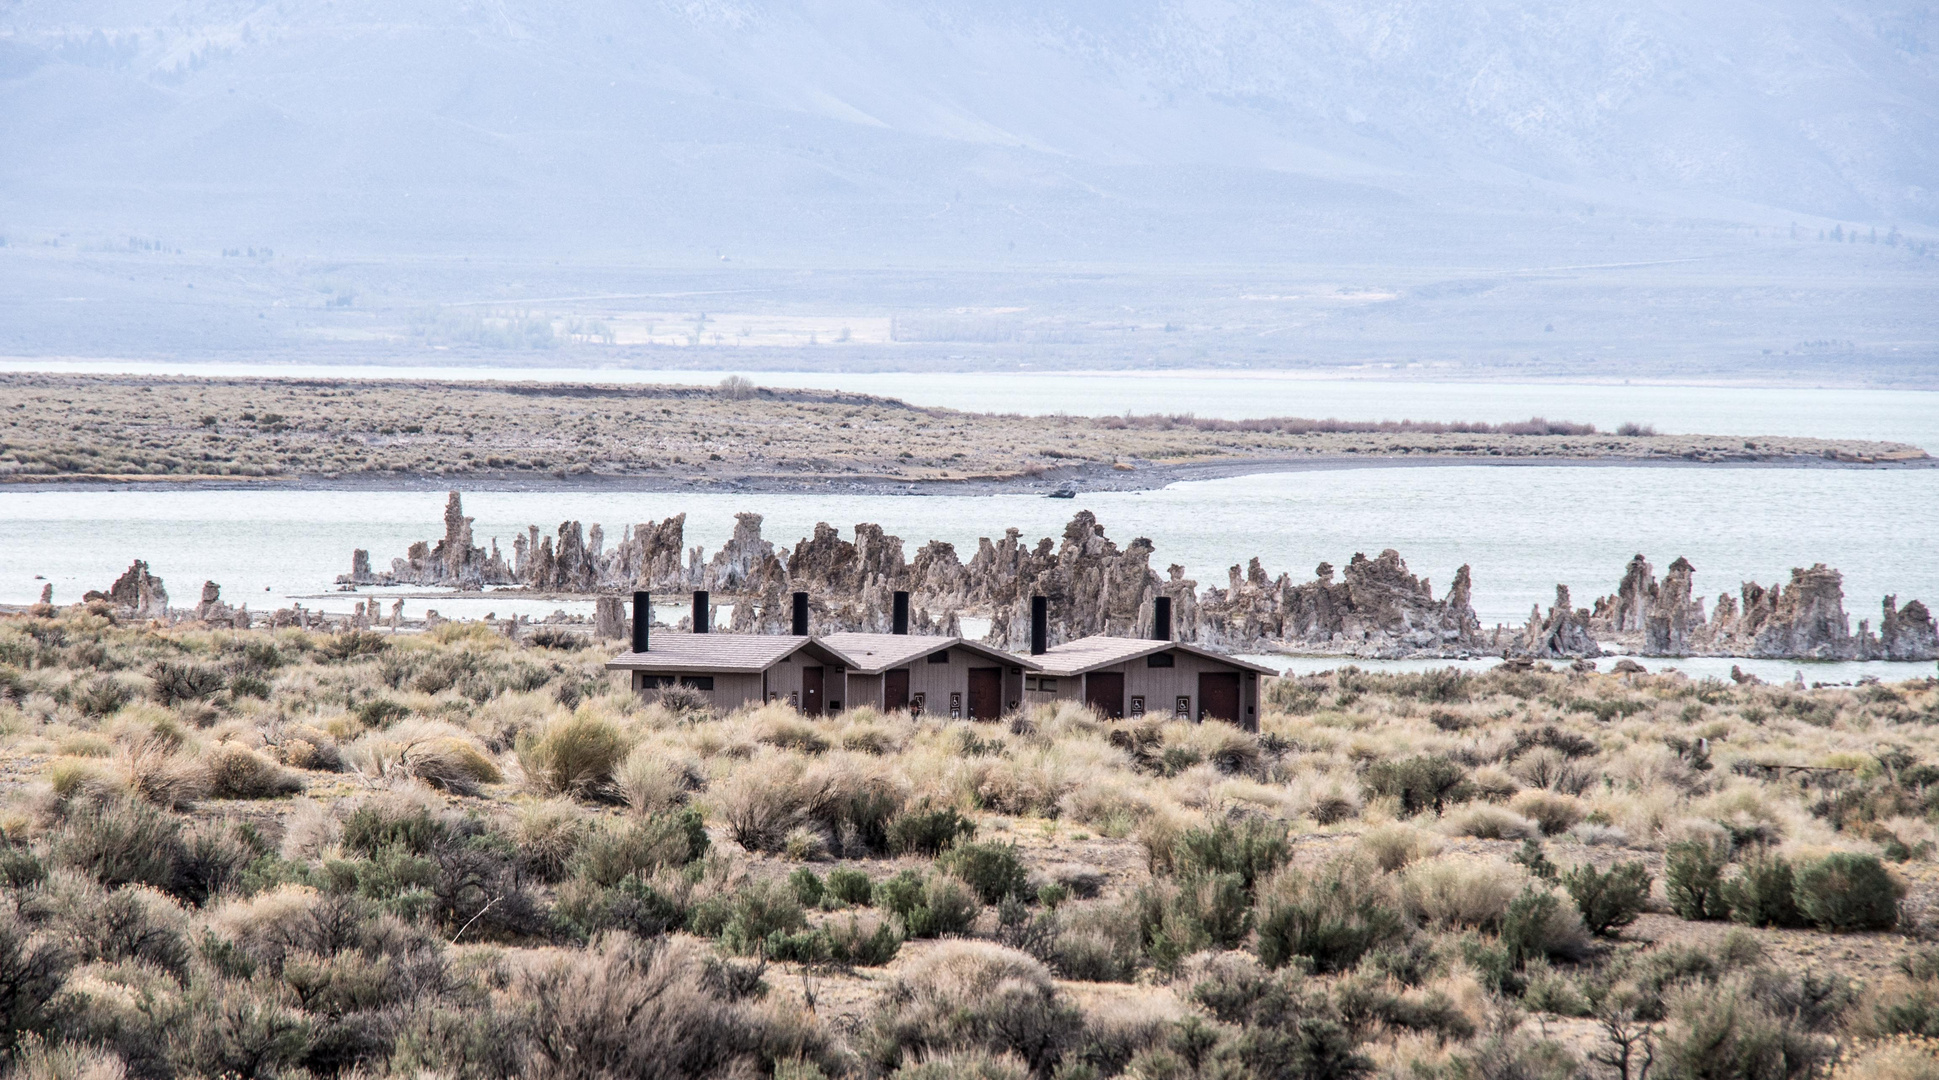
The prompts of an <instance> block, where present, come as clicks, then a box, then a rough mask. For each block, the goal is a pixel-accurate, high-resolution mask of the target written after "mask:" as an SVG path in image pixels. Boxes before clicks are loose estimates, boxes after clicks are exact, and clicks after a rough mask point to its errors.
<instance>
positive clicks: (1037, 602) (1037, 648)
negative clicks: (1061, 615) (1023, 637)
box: [1030, 596, 1050, 656]
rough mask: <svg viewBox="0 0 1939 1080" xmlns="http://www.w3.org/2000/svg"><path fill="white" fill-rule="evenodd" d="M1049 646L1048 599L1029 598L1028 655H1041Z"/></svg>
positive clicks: (1039, 597)
mask: <svg viewBox="0 0 1939 1080" xmlns="http://www.w3.org/2000/svg"><path fill="white" fill-rule="evenodd" d="M1049 648H1050V601H1049V600H1047V599H1045V598H1044V597H1041V596H1033V597H1031V598H1030V655H1032V656H1042V655H1043V654H1044V653H1045V652H1046V651H1047V650H1048V649H1049Z"/></svg>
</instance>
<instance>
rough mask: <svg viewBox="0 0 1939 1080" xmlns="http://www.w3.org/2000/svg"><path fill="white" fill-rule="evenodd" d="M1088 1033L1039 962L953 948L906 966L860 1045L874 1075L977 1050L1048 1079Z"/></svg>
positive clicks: (982, 948) (987, 948) (995, 950)
mask: <svg viewBox="0 0 1939 1080" xmlns="http://www.w3.org/2000/svg"><path fill="white" fill-rule="evenodd" d="M1083 1030H1084V1014H1083V1013H1082V1012H1081V1011H1079V1010H1078V1009H1077V1008H1076V1007H1075V1006H1073V1005H1072V1004H1070V1003H1069V1002H1068V1001H1065V1000H1064V999H1063V997H1062V996H1061V995H1059V994H1058V992H1057V987H1056V984H1055V983H1054V982H1053V981H1052V980H1051V978H1050V974H1049V972H1047V971H1046V970H1044V967H1043V965H1042V964H1040V963H1038V962H1037V961H1035V960H1032V959H1031V958H1030V957H1028V956H1025V955H1023V954H1022V953H1019V952H1015V951H1014V950H1010V949H1004V948H999V947H997V946H994V945H989V944H985V943H982V942H952V943H949V944H946V945H943V946H940V947H938V948H935V949H932V950H928V951H927V952H925V953H924V954H923V955H922V956H920V957H917V958H914V959H912V960H910V961H909V962H908V963H907V964H906V965H905V966H904V968H903V970H902V971H901V972H900V973H899V974H898V975H897V977H896V978H895V980H894V981H893V982H892V983H891V984H890V985H889V987H888V988H887V989H885V990H884V991H883V993H882V994H881V995H880V996H878V997H877V999H876V1004H875V1005H874V1007H873V1008H872V1009H871V1011H870V1013H869V1015H868V1016H867V1017H866V1018H865V1020H864V1022H863V1024H862V1025H861V1028H860V1030H858V1031H857V1032H856V1037H855V1044H856V1049H857V1050H858V1051H859V1052H860V1053H861V1055H862V1058H863V1063H864V1065H865V1066H866V1069H867V1073H866V1074H867V1075H871V1076H887V1075H891V1074H894V1073H895V1071H896V1070H897V1069H898V1068H900V1067H901V1066H903V1065H904V1064H907V1063H914V1062H918V1061H924V1060H928V1061H934V1060H936V1059H937V1058H938V1057H940V1056H941V1055H945V1054H952V1053H962V1052H965V1051H979V1050H980V1051H986V1052H988V1053H992V1054H1005V1053H1009V1054H1015V1055H1017V1057H1019V1058H1021V1059H1022V1060H1023V1062H1024V1064H1025V1066H1026V1067H1027V1068H1028V1070H1029V1072H1030V1073H1031V1074H1032V1075H1034V1076H1037V1077H1048V1076H1050V1075H1051V1074H1052V1071H1053V1070H1054V1069H1055V1068H1056V1067H1057V1065H1058V1063H1059V1061H1060V1060H1065V1055H1066V1053H1067V1052H1068V1051H1070V1050H1072V1049H1074V1048H1075V1046H1076V1045H1077V1042H1078V1040H1079V1038H1080V1036H1081V1035H1082V1033H1083ZM932 1075H934V1074H932ZM941 1075H944V1076H949V1077H956V1076H970V1077H974V1076H976V1075H977V1073H976V1072H973V1071H958V1070H946V1071H944V1072H942V1073H941ZM986 1075H987V1074H986ZM999 1075H1006V1076H1007V1075H1013V1074H999Z"/></svg>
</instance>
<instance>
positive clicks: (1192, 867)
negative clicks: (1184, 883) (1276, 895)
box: [1171, 818, 1291, 892]
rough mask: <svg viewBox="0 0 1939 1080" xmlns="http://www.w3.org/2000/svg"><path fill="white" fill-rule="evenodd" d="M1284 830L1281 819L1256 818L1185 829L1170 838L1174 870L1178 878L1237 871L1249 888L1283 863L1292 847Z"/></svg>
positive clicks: (1244, 886)
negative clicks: (1175, 837)
mask: <svg viewBox="0 0 1939 1080" xmlns="http://www.w3.org/2000/svg"><path fill="white" fill-rule="evenodd" d="M1287 831H1288V826H1287V825H1286V823H1285V822H1283V821H1266V820H1261V819H1258V818H1250V819H1247V820H1245V821H1242V822H1239V823H1238V824H1234V823H1232V822H1230V821H1223V820H1222V821H1218V822H1215V823H1214V824H1213V825H1212V827H1211V828H1209V829H1186V830H1185V831H1184V832H1182V833H1180V834H1179V835H1178V837H1177V839H1175V840H1173V841H1172V857H1171V864H1172V868H1173V872H1174V873H1175V874H1177V875H1178V876H1179V877H1181V878H1188V877H1195V876H1199V875H1204V874H1237V875H1238V876H1239V879H1240V884H1241V886H1242V887H1243V888H1244V889H1245V890H1246V891H1247V892H1251V891H1252V889H1253V887H1254V886H1256V885H1257V884H1258V882H1259V881H1260V880H1261V879H1262V878H1265V877H1267V876H1268V875H1270V874H1271V873H1272V872H1273V871H1275V870H1277V869H1279V868H1280V866H1282V865H1284V864H1285V862H1286V859H1287V856H1288V855H1289V853H1290V850H1291V849H1290V847H1289V846H1288V844H1287V840H1286V836H1287Z"/></svg>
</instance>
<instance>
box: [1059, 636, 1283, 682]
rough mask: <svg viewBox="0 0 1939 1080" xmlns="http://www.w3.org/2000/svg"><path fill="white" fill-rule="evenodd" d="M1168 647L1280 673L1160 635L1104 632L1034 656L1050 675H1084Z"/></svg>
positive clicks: (1244, 666) (1239, 665)
mask: <svg viewBox="0 0 1939 1080" xmlns="http://www.w3.org/2000/svg"><path fill="white" fill-rule="evenodd" d="M1167 649H1175V650H1177V651H1179V652H1186V653H1191V654H1193V655H1195V656H1203V657H1205V658H1206V659H1208V660H1216V661H1218V662H1219V663H1221V664H1230V665H1232V666H1233V667H1235V668H1239V669H1241V670H1244V671H1256V672H1258V673H1259V674H1261V675H1277V674H1279V672H1277V671H1275V670H1273V669H1272V668H1269V667H1266V666H1265V665H1263V664H1255V663H1252V662H1251V661H1249V660H1240V659H1238V658H1236V657H1231V656H1227V655H1225V654H1224V653H1221V652H1215V651H1214V650H1211V649H1207V648H1203V647H1201V646H1198V645H1193V644H1190V643H1188V642H1183V641H1159V640H1157V639H1156V638H1126V637H1106V636H1104V635H1102V634H1098V635H1094V636H1092V637H1087V638H1078V639H1077V640H1076V641H1067V642H1065V643H1064V644H1062V645H1059V646H1057V647H1056V648H1054V649H1051V650H1049V651H1047V652H1045V653H1043V654H1042V655H1040V656H1033V657H1031V659H1033V660H1035V661H1037V663H1038V664H1039V665H1041V669H1042V671H1043V673H1044V674H1046V675H1082V674H1084V673H1085V672H1087V671H1095V670H1097V669H1098V668H1102V667H1110V666H1111V665H1113V664H1122V663H1124V662H1125V661H1127V660H1136V659H1138V658H1139V657H1141V656H1149V655H1151V654H1152V653H1158V652H1164V651H1166V650H1167Z"/></svg>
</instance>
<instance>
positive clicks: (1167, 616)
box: [1151, 596, 1171, 641]
mask: <svg viewBox="0 0 1939 1080" xmlns="http://www.w3.org/2000/svg"><path fill="white" fill-rule="evenodd" d="M1151 636H1152V637H1153V638H1156V639H1157V640H1159V641H1170V640H1171V597H1169V596H1159V597H1154V598H1153V599H1152V601H1151Z"/></svg>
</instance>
